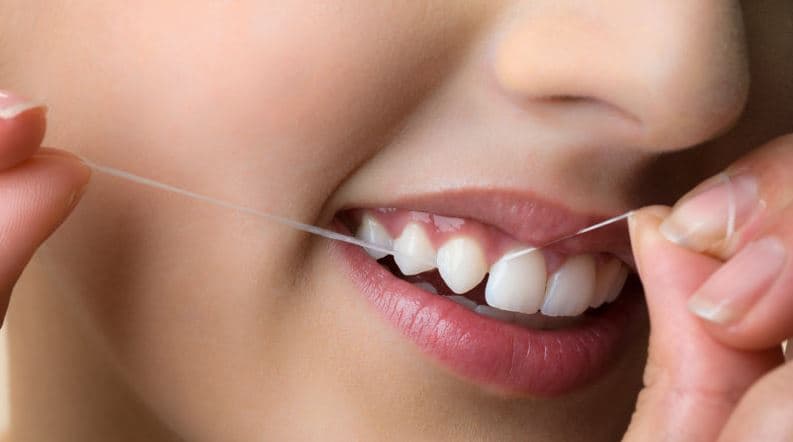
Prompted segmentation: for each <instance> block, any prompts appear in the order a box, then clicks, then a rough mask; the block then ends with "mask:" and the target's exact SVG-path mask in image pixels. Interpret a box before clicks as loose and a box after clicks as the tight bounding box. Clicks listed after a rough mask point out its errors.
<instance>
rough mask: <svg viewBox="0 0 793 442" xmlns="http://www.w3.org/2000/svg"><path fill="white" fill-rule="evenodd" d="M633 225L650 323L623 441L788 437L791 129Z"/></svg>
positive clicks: (792, 410) (792, 428) (792, 318)
mask: <svg viewBox="0 0 793 442" xmlns="http://www.w3.org/2000/svg"><path fill="white" fill-rule="evenodd" d="M730 213H732V214H734V217H732V218H733V220H734V229H731V227H732V226H731V223H730V221H729V219H730V218H731V216H730V215H729V214H730ZM630 224H631V239H632V243H633V248H634V255H635V257H636V260H637V264H638V269H639V275H640V276H641V278H642V281H643V283H644V288H645V294H646V299H647V306H648V310H649V313H650V324H651V334H650V345H649V356H648V361H647V366H646V367H645V373H644V384H645V387H644V389H643V390H642V391H641V393H640V395H639V399H638V402H637V407H636V411H635V413H634V416H633V419H632V421H631V425H630V427H629V429H628V432H627V433H626V435H625V439H624V440H626V441H683V442H685V441H714V440H719V441H790V440H793V362H789V363H785V361H784V357H783V355H782V351H781V343H782V342H783V341H784V340H785V339H786V338H789V337H790V336H793V136H787V137H783V138H780V139H777V140H775V141H773V142H771V143H769V144H767V145H766V146H763V147H762V148H760V149H758V150H756V151H754V152H752V153H751V154H750V155H748V156H747V157H745V158H742V159H741V160H739V161H738V162H737V163H736V164H734V165H733V166H731V167H730V168H729V169H728V170H727V171H726V172H725V174H724V175H720V176H717V177H715V178H713V179H711V180H708V181H706V182H705V183H703V184H702V185H700V186H698V187H697V188H696V189H694V190H693V191H692V192H690V193H689V194H688V195H687V196H685V197H683V199H681V201H680V202H678V203H677V204H676V205H675V207H674V209H669V208H666V207H650V208H645V209H642V210H641V211H639V212H637V213H636V214H635V215H634V216H633V217H632V219H631V223H630Z"/></svg>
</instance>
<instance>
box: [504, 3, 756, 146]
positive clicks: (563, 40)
mask: <svg viewBox="0 0 793 442" xmlns="http://www.w3.org/2000/svg"><path fill="white" fill-rule="evenodd" d="M513 12H514V14H512V17H513V18H512V19H511V21H510V23H508V24H506V25H505V28H504V29H505V30H506V32H505V33H504V35H503V37H502V38H501V40H499V42H498V45H497V47H496V52H495V58H494V72H495V76H496V78H497V81H498V83H499V85H500V86H501V88H502V89H503V90H504V91H506V92H507V93H509V94H510V95H513V96H516V97H517V98H518V99H519V100H525V101H527V102H529V103H530V104H532V105H534V106H539V107H540V108H542V107H543V106H554V109H555V111H554V112H557V113H555V114H554V115H557V116H559V118H560V120H564V121H566V123H565V124H575V121H576V120H575V118H569V117H570V115H573V114H574V113H575V112H578V111H580V110H581V108H582V107H584V106H587V107H590V108H591V106H592V105H593V104H595V105H596V106H599V108H600V109H602V110H603V111H604V112H605V111H607V110H608V111H611V112H613V111H615V110H617V111H619V113H621V114H623V116H625V117H627V118H628V119H630V120H633V122H634V123H635V125H634V126H635V128H634V129H635V130H634V131H633V132H632V133H633V134H634V136H633V137H632V143H635V144H634V145H635V146H637V147H639V148H642V149H646V150H670V149H674V148H683V147H687V146H691V145H695V144H698V143H700V142H702V141H705V140H706V139H708V138H711V137H713V136H715V135H716V134H718V133H720V132H722V131H724V130H726V129H727V128H729V127H730V126H731V125H732V123H733V122H734V121H735V120H736V119H737V118H738V116H739V115H740V114H741V112H742V110H743V107H744V105H745V103H746V99H747V95H748V91H749V73H748V60H747V55H746V52H747V51H746V42H745V36H744V28H743V20H742V13H741V9H740V4H739V3H738V1H737V0H591V1H583V2H582V1H575V0H532V1H527V2H525V3H521V8H520V10H516V11H513ZM560 103H564V106H562V107H559V104H560ZM564 117H568V118H564Z"/></svg>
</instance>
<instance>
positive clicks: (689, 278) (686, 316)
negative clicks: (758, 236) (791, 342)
mask: <svg viewBox="0 0 793 442" xmlns="http://www.w3.org/2000/svg"><path fill="white" fill-rule="evenodd" d="M668 213H669V209H668V208H664V207H650V208H646V209H642V210H641V211H638V212H636V213H635V214H634V215H633V216H632V218H631V220H630V230H631V242H632V244H633V253H634V257H635V258H636V263H637V266H638V270H639V276H640V277H641V279H642V283H643V285H644V291H645V297H646V299H647V308H648V311H649V315H650V343H649V349H648V360H647V365H646V367H645V372H644V388H643V390H642V391H641V392H640V394H639V399H638V401H637V406H636V410H635V412H634V415H633V418H632V420H631V424H630V426H629V428H628V432H627V433H626V435H625V439H624V440H626V441H661V440H663V441H666V440H674V441H684V442H685V441H703V440H716V439H717V437H718V435H719V432H720V430H721V428H722V427H723V426H724V423H725V422H726V421H727V418H728V417H729V415H730V413H731V412H732V410H733V408H734V407H735V404H736V403H737V402H738V400H739V399H740V397H741V396H742V395H743V393H744V392H745V391H746V389H747V388H748V387H749V386H750V385H751V384H752V383H753V382H754V381H755V380H756V379H757V378H758V377H760V376H761V375H762V374H764V373H765V372H766V371H768V370H769V369H771V368H773V367H774V366H775V365H777V364H778V363H779V362H781V361H780V355H779V352H772V351H763V352H749V351H741V350H736V349H732V348H728V347H726V346H723V345H721V344H719V343H718V342H717V341H715V340H714V339H712V338H711V337H710V336H709V335H708V334H707V332H706V331H705V330H704V329H703V328H702V325H701V324H700V322H699V321H698V320H697V319H696V318H695V317H694V316H693V315H691V314H690V313H689V312H688V309H687V307H686V302H687V300H688V298H689V297H690V296H691V294H693V292H694V291H695V290H696V289H697V288H698V287H699V286H700V285H701V284H702V283H703V282H704V281H705V280H706V279H707V278H708V277H709V276H710V275H711V274H712V273H713V272H715V271H716V269H717V268H718V267H719V266H720V265H721V262H720V261H718V260H716V259H714V258H711V257H709V256H706V255H701V254H698V253H695V252H692V251H689V250H687V249H684V248H682V247H679V246H677V245H674V244H672V243H671V242H669V241H667V240H666V239H664V238H663V237H662V236H661V234H660V233H659V231H658V227H659V225H660V223H661V221H662V220H663V218H665V217H666V216H667V215H668Z"/></svg>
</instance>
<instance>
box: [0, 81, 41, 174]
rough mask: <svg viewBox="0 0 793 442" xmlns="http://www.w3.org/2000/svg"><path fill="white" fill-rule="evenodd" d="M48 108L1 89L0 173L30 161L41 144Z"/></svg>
mask: <svg viewBox="0 0 793 442" xmlns="http://www.w3.org/2000/svg"><path fill="white" fill-rule="evenodd" d="M45 113H46V107H45V106H44V105H42V104H41V103H38V102H35V101H31V100H28V99H26V98H23V97H21V96H19V95H16V94H12V93H10V92H6V91H2V90H0V170H6V169H10V168H12V167H14V166H16V165H18V164H20V163H22V162H23V161H25V160H26V159H27V158H30V156H31V155H33V154H34V153H35V152H36V150H37V149H38V148H39V146H40V145H41V141H42V140H43V139H44V131H45V128H46V119H45Z"/></svg>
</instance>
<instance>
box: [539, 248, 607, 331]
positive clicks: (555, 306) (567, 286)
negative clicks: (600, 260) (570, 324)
mask: <svg viewBox="0 0 793 442" xmlns="http://www.w3.org/2000/svg"><path fill="white" fill-rule="evenodd" d="M596 276H597V272H596V270H595V258H593V257H592V256H591V255H577V256H573V257H571V258H569V259H568V260H567V261H565V263H564V264H562V267H561V268H559V270H557V271H556V273H554V274H553V275H552V276H551V277H550V278H549V279H548V289H547V291H546V296H545V303H544V304H543V305H542V313H543V314H545V315H548V316H576V315H579V314H581V313H583V312H584V311H586V309H587V308H588V307H589V303H590V302H591V301H592V296H593V295H594V294H595V278H596Z"/></svg>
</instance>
